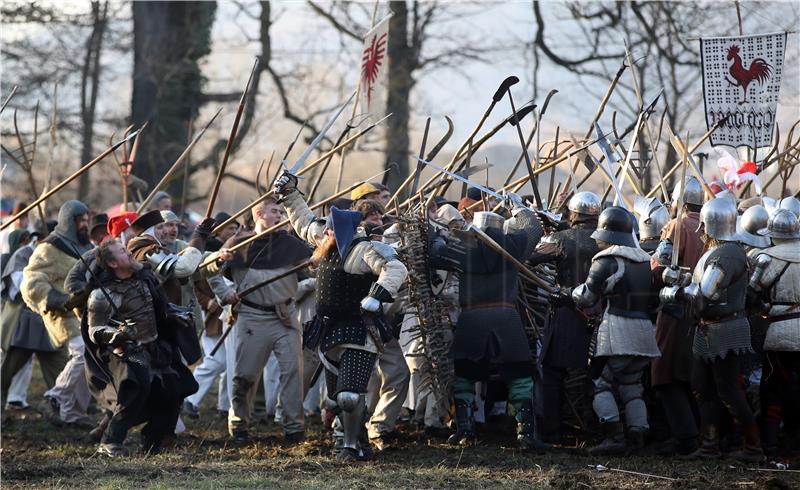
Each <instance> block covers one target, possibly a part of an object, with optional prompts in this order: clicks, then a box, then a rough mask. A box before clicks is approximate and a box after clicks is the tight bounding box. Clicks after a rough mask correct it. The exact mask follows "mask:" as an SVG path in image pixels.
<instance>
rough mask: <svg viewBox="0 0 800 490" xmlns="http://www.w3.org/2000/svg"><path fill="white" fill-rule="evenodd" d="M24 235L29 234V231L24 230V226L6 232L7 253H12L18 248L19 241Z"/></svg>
mask: <svg viewBox="0 0 800 490" xmlns="http://www.w3.org/2000/svg"><path fill="white" fill-rule="evenodd" d="M25 235H28V236H30V235H31V233H30V232H29V231H28V230H26V229H25V228H17V229H16V230H13V231H12V232H11V233H9V234H8V255H9V257H10V256H11V255H14V252H16V251H17V249H18V248H19V242H21V241H22V239H23V238H24V237H25Z"/></svg>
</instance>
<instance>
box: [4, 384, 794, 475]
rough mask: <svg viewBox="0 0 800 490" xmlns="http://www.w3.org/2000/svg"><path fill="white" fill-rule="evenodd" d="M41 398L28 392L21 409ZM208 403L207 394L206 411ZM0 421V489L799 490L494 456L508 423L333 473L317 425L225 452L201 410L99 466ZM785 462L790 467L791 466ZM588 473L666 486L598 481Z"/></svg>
mask: <svg viewBox="0 0 800 490" xmlns="http://www.w3.org/2000/svg"><path fill="white" fill-rule="evenodd" d="M37 371H38V370H37ZM38 385H39V383H36V385H35V386H34V388H36V386H38ZM41 392H42V390H41V389H38V390H37V389H34V390H32V393H31V397H30V399H31V401H35V400H38V399H39V396H40V394H41ZM34 393H36V394H34ZM214 398H215V397H214V396H212V394H210V395H209V397H208V398H207V403H210V402H211V400H212V399H214ZM6 417H7V420H5V421H4V423H3V426H2V467H1V469H2V475H1V476H2V487H3V488H94V489H98V488H99V489H116V488H191V489H193V490H200V489H206V488H209V489H210V488H215V489H216V488H363V489H374V488H447V489H450V488H483V489H487V488H504V489H505V488H509V489H514V488H563V489H575V488H687V489H689V488H698V489H703V490H708V489H713V488H741V489H754V488H755V489H762V488H770V489H772V488H800V474H798V473H791V472H782V473H775V472H757V471H751V470H748V469H747V467H742V468H734V467H732V466H730V464H729V463H726V462H714V463H705V464H704V463H687V462H683V461H679V460H672V459H663V458H657V457H655V456H652V455H637V456H631V457H627V458H604V459H599V458H592V457H589V456H586V455H583V454H580V452H579V451H578V450H573V451H572V452H561V453H554V454H547V455H542V456H537V455H533V454H527V453H521V452H520V451H518V450H516V449H511V448H506V447H504V445H505V444H510V442H511V427H510V424H509V423H508V421H506V422H505V423H500V424H497V425H493V426H491V427H487V428H486V430H485V431H484V433H483V438H482V439H483V440H484V442H483V443H482V444H481V445H479V446H478V447H474V448H467V449H463V450H462V449H460V448H452V447H449V446H447V445H445V444H443V443H442V442H441V441H436V440H431V439H428V438H426V437H425V435H424V434H423V433H422V432H418V431H404V435H405V436H406V437H405V439H404V440H403V441H402V442H401V444H400V447H399V448H398V449H397V450H393V451H387V452H384V453H382V454H380V455H378V457H377V460H376V461H374V462H371V463H357V464H348V465H343V464H338V463H336V462H335V461H333V460H332V458H331V454H330V452H331V444H330V441H329V437H328V435H327V434H325V433H323V432H322V427H321V426H320V425H319V423H318V421H317V420H313V421H311V424H310V427H309V439H308V441H307V442H306V443H304V444H302V445H300V446H297V447H292V448H287V447H283V446H282V445H281V431H280V427H278V426H276V425H275V424H273V423H269V424H261V425H258V426H257V427H256V428H255V430H254V432H253V435H254V436H255V443H254V444H253V445H251V446H249V447H245V448H234V447H230V446H229V445H228V441H227V439H226V437H225V422H224V420H222V419H220V418H217V417H215V416H214V415H211V414H210V413H208V411H206V412H204V413H203V417H201V419H200V420H198V421H187V424H188V430H187V432H186V433H184V434H182V435H181V436H179V437H178V440H177V443H176V446H175V447H174V448H173V449H172V450H171V451H169V452H168V453H166V454H162V455H158V456H143V455H134V456H132V457H130V458H127V459H121V460H114V461H109V460H107V459H99V458H97V457H94V456H93V453H94V449H95V444H94V443H92V442H91V441H89V439H88V436H87V435H86V433H85V432H84V431H80V430H77V429H69V428H66V429H56V428H54V427H52V426H51V425H49V424H48V423H47V422H46V421H44V420H42V419H41V417H40V416H39V415H38V414H36V413H35V412H33V411H32V410H25V411H21V412H9V413H7V414H6ZM137 433H138V431H134V432H133V434H134V435H137ZM794 463H795V464H794V465H792V467H797V465H798V464H800V460H798V459H797V458H795V461H794ZM597 464H603V465H605V466H607V467H610V468H619V469H625V470H630V471H638V472H643V473H650V474H653V475H658V476H663V477H667V478H674V479H675V481H669V480H664V479H657V478H652V477H646V476H638V475H631V474H624V473H618V472H611V471H604V472H599V471H597V470H596V469H595V468H594V466H595V465H597Z"/></svg>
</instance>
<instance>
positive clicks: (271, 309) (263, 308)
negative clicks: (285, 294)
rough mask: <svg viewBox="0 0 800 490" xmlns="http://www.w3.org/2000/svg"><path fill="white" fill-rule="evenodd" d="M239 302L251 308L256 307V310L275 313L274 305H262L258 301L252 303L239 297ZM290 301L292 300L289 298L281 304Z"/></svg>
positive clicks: (286, 303)
mask: <svg viewBox="0 0 800 490" xmlns="http://www.w3.org/2000/svg"><path fill="white" fill-rule="evenodd" d="M239 302H240V303H242V304H243V305H245V306H249V307H250V308H253V309H256V310H261V311H264V312H267V313H275V305H269V306H264V305H260V304H258V303H253V302H252V301H249V300H247V299H246V298H241V299H239ZM291 302H292V300H291V299H287V300H286V301H285V302H284V303H283V304H285V305H288V304H289V303H291Z"/></svg>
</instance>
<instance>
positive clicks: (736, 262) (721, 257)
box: [692, 242, 748, 321]
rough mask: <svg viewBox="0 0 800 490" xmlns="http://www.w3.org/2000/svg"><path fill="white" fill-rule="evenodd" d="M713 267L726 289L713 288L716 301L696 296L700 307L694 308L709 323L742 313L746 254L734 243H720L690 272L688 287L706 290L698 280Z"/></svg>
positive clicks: (746, 279) (746, 264)
mask: <svg viewBox="0 0 800 490" xmlns="http://www.w3.org/2000/svg"><path fill="white" fill-rule="evenodd" d="M715 265H716V266H717V267H719V268H720V269H722V270H724V271H725V272H724V274H725V277H724V278H723V280H724V281H725V283H726V284H727V285H726V286H724V287H719V288H717V290H716V294H717V297H716V298H715V299H713V300H712V299H709V298H708V297H705V296H704V295H703V294H701V295H700V298H701V299H700V301H701V303H700V304H699V305H698V306H699V308H698V311H699V313H700V317H701V318H702V319H704V320H710V321H713V320H718V319H722V318H725V317H729V316H731V315H733V314H735V313H739V312H741V311H743V310H744V308H745V299H746V296H747V283H748V262H747V254H746V253H745V251H744V248H742V246H741V245H739V244H738V243H736V242H724V243H722V244H721V245H719V246H718V247H715V248H712V249H711V250H708V251H707V252H706V253H704V254H703V256H702V257H700V260H699V261H698V262H697V266H696V267H695V269H694V274H693V275H692V283H694V284H697V285H699V286H700V288H701V289H704V288H708V287H707V286H706V285H703V284H702V281H701V280H702V279H703V276H704V272H705V270H706V269H707V268H709V267H713V266H715Z"/></svg>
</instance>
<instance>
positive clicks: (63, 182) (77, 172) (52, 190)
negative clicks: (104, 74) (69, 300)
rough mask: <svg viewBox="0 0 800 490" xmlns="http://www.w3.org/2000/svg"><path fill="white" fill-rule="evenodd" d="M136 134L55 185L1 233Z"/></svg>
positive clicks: (4, 226)
mask: <svg viewBox="0 0 800 490" xmlns="http://www.w3.org/2000/svg"><path fill="white" fill-rule="evenodd" d="M136 134H137V133H136V132H133V133H131V134H130V135H129V136H128V138H127V139H124V140H122V141H120V142H118V143H116V144H114V145H113V146H110V147H108V148H106V150H105V151H103V153H101V154H100V155H98V156H97V157H95V158H94V160H92V161H90V162H89V163H87V164H85V165H84V166H82V167H81V168H79V169H78V170H77V171H76V172H75V173H73V174H72V175H70V176H69V177H67V178H66V179H64V180H62V181H61V182H59V183H58V184H57V185H55V186H54V187H53V188H52V189H51V190H49V191H47V192H45V193H44V194H42V195H41V196H40V197H39V198H38V199H36V200H35V201H34V202H32V203H31V204H29V205H28V206H27V207H26V208H25V209H23V210H22V211H20V212H19V213H17V214H16V215H14V216H12V217H11V219H10V220H8V221H6V222H5V223H3V224H2V225H0V231H2V230H5V229H6V228H8V227H9V226H11V224H12V223H14V222H15V221H17V220H18V219H19V218H21V217H22V216H24V215H25V214H26V213H28V212H29V211H30V210H31V209H33V208H35V207H36V206H38V205H39V204H41V203H42V202H44V201H46V200H47V199H49V198H50V196H52V195H53V194H55V193H56V192H58V191H60V190H61V189H63V188H64V187H65V186H66V185H67V184H69V183H70V182H72V181H73V180H75V179H77V178H78V177H80V176H81V175H83V174H84V173H85V172H86V171H88V170H89V169H90V168H92V167H93V166H95V165H96V164H98V163H99V162H101V161H103V159H104V158H105V157H107V156H108V155H110V154H111V152H113V151H114V150H116V149H117V148H119V147H120V146H121V145H123V144H125V143H127V142H128V140H129V139H131V138H132V137H134V136H135V135H136Z"/></svg>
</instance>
